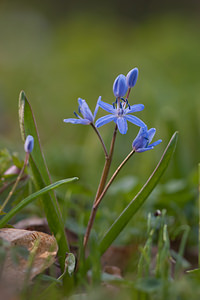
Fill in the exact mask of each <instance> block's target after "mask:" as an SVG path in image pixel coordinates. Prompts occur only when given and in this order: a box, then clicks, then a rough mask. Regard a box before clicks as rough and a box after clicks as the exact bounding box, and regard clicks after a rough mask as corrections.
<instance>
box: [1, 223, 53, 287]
mask: <svg viewBox="0 0 200 300" xmlns="http://www.w3.org/2000/svg"><path fill="white" fill-rule="evenodd" d="M0 238H1V239H4V240H7V241H8V242H10V244H11V246H24V247H26V248H27V249H28V251H29V252H30V253H31V252H32V251H33V248H34V245H36V241H38V246H37V250H36V254H35V259H34V262H33V265H32V268H31V271H30V276H29V279H30V280H31V279H32V278H33V277H35V276H36V275H37V274H39V273H41V272H42V271H43V270H44V269H46V268H47V267H49V266H50V265H51V264H52V263H53V262H54V260H55V256H56V254H57V251H58V246H57V243H56V240H55V238H54V237H53V236H51V235H48V234H45V233H43V232H38V231H29V230H22V229H14V228H2V229H0ZM26 272H27V260H26V259H24V258H22V257H20V258H19V264H17V265H16V264H14V262H13V259H12V257H11V253H10V251H8V252H7V255H6V259H5V262H4V265H3V271H2V274H1V275H2V279H3V280H4V281H5V282H7V283H9V284H13V283H14V285H15V287H18V288H20V287H21V286H22V284H23V282H24V279H25V278H26Z"/></svg>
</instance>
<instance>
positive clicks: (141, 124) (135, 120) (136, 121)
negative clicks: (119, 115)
mask: <svg viewBox="0 0 200 300" xmlns="http://www.w3.org/2000/svg"><path fill="white" fill-rule="evenodd" d="M125 118H126V120H128V121H129V122H131V123H133V124H135V125H137V126H139V127H146V124H145V123H144V122H143V121H142V120H140V119H139V118H137V117H135V116H132V115H126V116H125Z"/></svg>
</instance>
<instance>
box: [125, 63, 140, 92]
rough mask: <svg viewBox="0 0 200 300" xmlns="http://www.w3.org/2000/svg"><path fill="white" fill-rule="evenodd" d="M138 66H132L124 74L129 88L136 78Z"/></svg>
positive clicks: (132, 85) (133, 84)
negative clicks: (132, 67)
mask: <svg viewBox="0 0 200 300" xmlns="http://www.w3.org/2000/svg"><path fill="white" fill-rule="evenodd" d="M138 73H139V72H138V68H134V69H132V70H131V71H129V72H128V74H127V75H126V83H127V85H128V87H129V88H132V87H134V86H135V84H136V82H137V79H138Z"/></svg>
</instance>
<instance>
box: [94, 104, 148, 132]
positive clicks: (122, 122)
mask: <svg viewBox="0 0 200 300" xmlns="http://www.w3.org/2000/svg"><path fill="white" fill-rule="evenodd" d="M127 104H128V103H127V102H126V101H125V102H123V103H121V102H119V101H117V105H116V106H115V104H113V106H112V105H110V104H108V103H106V102H103V101H101V100H100V99H99V100H98V105H99V106H100V107H101V108H103V109H104V110H106V111H107V112H109V113H110V114H111V115H106V116H104V117H101V118H99V119H98V120H97V121H96V124H95V126H96V127H100V126H103V125H105V124H107V123H109V122H111V121H114V122H115V123H116V124H117V127H118V129H119V132H120V133H121V134H126V132H127V130H128V125H127V121H129V122H131V123H133V124H135V125H137V126H139V127H145V126H146V124H145V123H144V122H143V121H141V120H140V119H139V118H137V117H135V116H132V115H130V114H131V113H134V112H137V111H141V110H143V109H144V105H143V104H136V105H132V106H130V105H129V104H128V107H127V108H126V105H127Z"/></svg>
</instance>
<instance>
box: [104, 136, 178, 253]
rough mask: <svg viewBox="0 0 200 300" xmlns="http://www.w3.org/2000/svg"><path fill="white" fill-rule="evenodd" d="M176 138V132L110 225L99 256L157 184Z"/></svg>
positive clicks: (173, 147) (174, 145)
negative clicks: (140, 187) (156, 163)
mask: <svg viewBox="0 0 200 300" xmlns="http://www.w3.org/2000/svg"><path fill="white" fill-rule="evenodd" d="M177 138H178V132H175V133H174V134H173V136H172V138H171V140H170V142H169V144H168V145H167V147H166V149H165V151H164V153H163V155H162V157H161V159H160V161H159V163H158V165H157V166H156V168H155V170H154V171H153V173H152V174H151V176H150V177H149V179H148V180H147V182H146V183H145V185H144V186H143V187H142V189H141V190H140V191H139V193H138V194H137V195H136V196H135V198H134V199H133V200H132V201H131V202H130V203H129V205H128V206H127V207H126V208H125V209H124V210H123V212H122V213H121V214H120V216H119V217H118V218H117V219H116V220H115V222H114V223H113V224H112V225H111V227H110V228H109V229H108V231H107V232H106V234H105V235H104V237H103V239H102V240H101V242H100V245H99V247H100V252H101V254H103V253H104V252H105V251H106V250H107V249H108V247H109V246H110V245H111V244H112V242H113V241H114V240H115V239H116V238H117V237H118V235H119V234H120V233H121V231H122V230H123V229H124V227H125V226H126V225H127V223H128V222H129V221H130V219H131V218H132V217H133V216H134V214H135V213H136V212H137V210H138V209H139V208H140V207H141V205H142V204H143V203H144V202H145V200H146V199H147V197H148V196H149V194H150V193H151V192H152V190H153V189H154V188H155V186H156V185H157V183H158V182H159V180H160V178H161V176H162V174H163V173H164V172H165V170H166V168H167V166H168V164H169V161H170V159H171V157H172V154H173V152H174V150H175V147H176V143H177Z"/></svg>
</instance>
